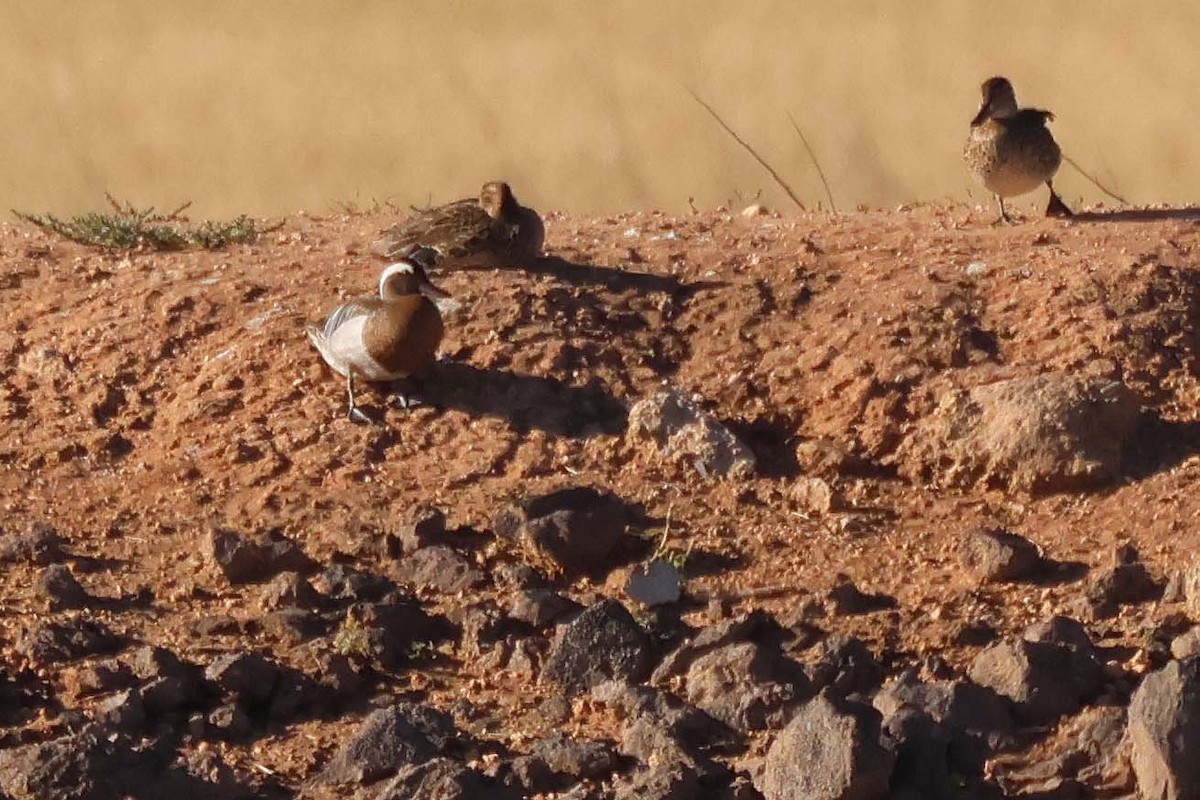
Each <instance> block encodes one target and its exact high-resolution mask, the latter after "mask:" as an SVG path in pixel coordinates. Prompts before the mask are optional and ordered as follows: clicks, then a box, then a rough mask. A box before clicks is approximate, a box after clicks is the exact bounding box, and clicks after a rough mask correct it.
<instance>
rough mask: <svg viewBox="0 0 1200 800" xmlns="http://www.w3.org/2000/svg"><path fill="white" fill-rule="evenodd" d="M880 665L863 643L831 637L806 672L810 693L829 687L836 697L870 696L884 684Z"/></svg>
mask: <svg viewBox="0 0 1200 800" xmlns="http://www.w3.org/2000/svg"><path fill="white" fill-rule="evenodd" d="M885 674H886V673H885V671H884V668H883V666H882V665H881V664H880V663H879V662H878V661H877V660H876V659H875V654H874V653H872V652H871V648H869V647H868V646H867V645H866V643H865V642H863V641H862V640H861V639H858V638H856V637H854V636H840V635H835V636H830V637H829V638H828V639H826V640H825V641H824V642H822V643H821V646H820V648H819V650H818V656H817V661H816V663H814V664H813V665H812V666H811V668H810V669H809V676H810V677H811V679H812V688H813V691H821V690H823V689H825V688H826V687H828V688H829V689H830V690H832V691H833V692H834V693H835V694H837V695H841V696H843V697H844V696H846V695H851V694H869V693H870V692H872V691H874V689H875V688H876V687H877V686H879V684H881V683H882V682H883V678H884V675H885Z"/></svg>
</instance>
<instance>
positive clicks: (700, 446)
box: [627, 388, 755, 478]
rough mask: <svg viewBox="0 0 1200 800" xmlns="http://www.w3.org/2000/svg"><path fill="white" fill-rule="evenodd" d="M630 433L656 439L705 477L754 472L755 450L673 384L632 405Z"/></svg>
mask: <svg viewBox="0 0 1200 800" xmlns="http://www.w3.org/2000/svg"><path fill="white" fill-rule="evenodd" d="M627 436H628V438H629V439H631V440H638V439H644V438H646V437H649V438H651V439H653V440H654V441H655V442H656V443H657V444H658V446H659V448H660V452H661V453H662V454H663V455H665V456H667V457H669V458H675V459H682V460H685V461H687V462H688V463H691V464H692V465H693V466H695V468H696V470H697V471H699V472H700V474H701V475H704V476H705V477H707V476H709V475H715V476H718V477H722V478H730V477H734V478H746V477H749V476H750V475H752V474H753V473H754V466H755V458H754V452H753V451H752V450H750V448H749V447H747V446H746V443H745V442H743V441H742V440H741V439H739V438H737V437H736V436H734V435H733V433H732V432H731V431H730V430H729V429H728V428H726V427H725V426H724V425H722V424H721V423H720V422H718V421H717V419H716V418H715V417H713V416H712V415H711V414H709V413H707V412H706V411H704V410H703V409H701V408H700V407H699V406H698V405H697V404H696V403H695V401H693V400H692V399H691V398H689V397H687V396H686V395H684V394H683V393H682V392H680V391H679V390H677V389H674V388H666V389H663V390H661V391H659V392H656V393H654V394H653V395H650V396H649V397H645V398H643V399H641V400H639V401H638V402H637V403H635V404H634V405H633V408H631V409H630V410H629V433H628V434H627Z"/></svg>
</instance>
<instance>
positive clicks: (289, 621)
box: [261, 608, 329, 643]
mask: <svg viewBox="0 0 1200 800" xmlns="http://www.w3.org/2000/svg"><path fill="white" fill-rule="evenodd" d="M261 623H262V627H263V630H264V631H266V632H267V633H270V634H271V635H273V636H277V637H278V638H280V639H283V640H284V641H288V642H293V643H296V642H304V641H308V640H309V639H312V638H314V637H316V636H321V635H323V634H324V633H325V632H326V631H327V630H329V623H328V622H327V621H326V620H325V618H324V617H322V616H321V615H319V614H317V613H315V612H313V611H309V610H308V609H306V608H285V609H282V610H280V611H272V612H271V613H270V614H264V615H263V617H262V619H261Z"/></svg>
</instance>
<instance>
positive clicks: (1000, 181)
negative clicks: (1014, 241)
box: [963, 77, 1071, 222]
mask: <svg viewBox="0 0 1200 800" xmlns="http://www.w3.org/2000/svg"><path fill="white" fill-rule="evenodd" d="M981 92H982V94H983V101H982V102H981V103H980V105H979V112H978V113H977V114H976V115H975V118H974V119H973V120H971V134H970V136H969V137H968V138H967V145H966V147H965V148H964V150H963V159H964V160H965V161H966V163H967V169H968V170H969V171H970V172H971V175H972V176H973V177H974V178H975V180H977V181H979V182H980V183H982V184H983V185H984V186H985V187H987V189H988V190H989V191H990V192H991V193H992V194H993V195H995V197H996V202H997V203H998V204H999V206H1000V220H1003V221H1005V222H1012V218H1011V217H1009V215H1008V212H1007V211H1006V210H1005V208H1004V198H1006V197H1015V196H1017V195H1021V194H1026V193H1028V192H1032V191H1033V190H1034V189H1037V188H1038V187H1039V186H1041V185H1042V184H1043V183H1044V184H1046V186H1047V187H1049V189H1050V203H1049V205H1048V206H1047V207H1046V215H1047V216H1071V211H1070V209H1068V208H1067V206H1066V204H1065V203H1063V201H1062V199H1061V198H1060V197H1059V196H1058V194H1057V193H1056V192H1055V191H1054V185H1053V183H1052V182H1051V180H1052V179H1053V178H1054V174H1055V173H1056V172H1057V171H1058V167H1059V165H1060V164H1061V163H1062V151H1060V150H1059V148H1058V143H1057V142H1055V141H1054V136H1053V135H1051V133H1050V130H1049V128H1047V127H1046V122H1047V121H1049V120H1053V119H1054V115H1053V114H1052V113H1050V112H1049V111H1042V110H1040V109H1036V108H1019V107H1018V106H1017V96H1016V92H1014V91H1013V87H1012V84H1011V83H1009V81H1008V79H1007V78H1001V77H996V78H989V79H988V80H986V81H984V83H983V86H982V87H981ZM1000 220H997V222H999V221H1000Z"/></svg>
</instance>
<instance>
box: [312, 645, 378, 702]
mask: <svg viewBox="0 0 1200 800" xmlns="http://www.w3.org/2000/svg"><path fill="white" fill-rule="evenodd" d="M314 660H315V661H316V663H317V670H316V680H317V683H318V684H319V685H320V686H323V687H325V688H326V689H327V690H328V691H329V692H330V693H331V695H332V698H333V699H335V700H337V699H349V698H353V697H355V696H356V695H358V693H359V692H360V691H361V690H362V689H363V687H364V686H365V685H366V679H365V678H364V677H363V675H362V673H360V672H359V671H358V670H357V669H355V667H354V664H353V662H352V661H351V660H350V659H349V658H347V657H346V656H344V655H341V654H340V653H330V652H324V651H322V652H319V653H317V654H316V655H315V656H314Z"/></svg>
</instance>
